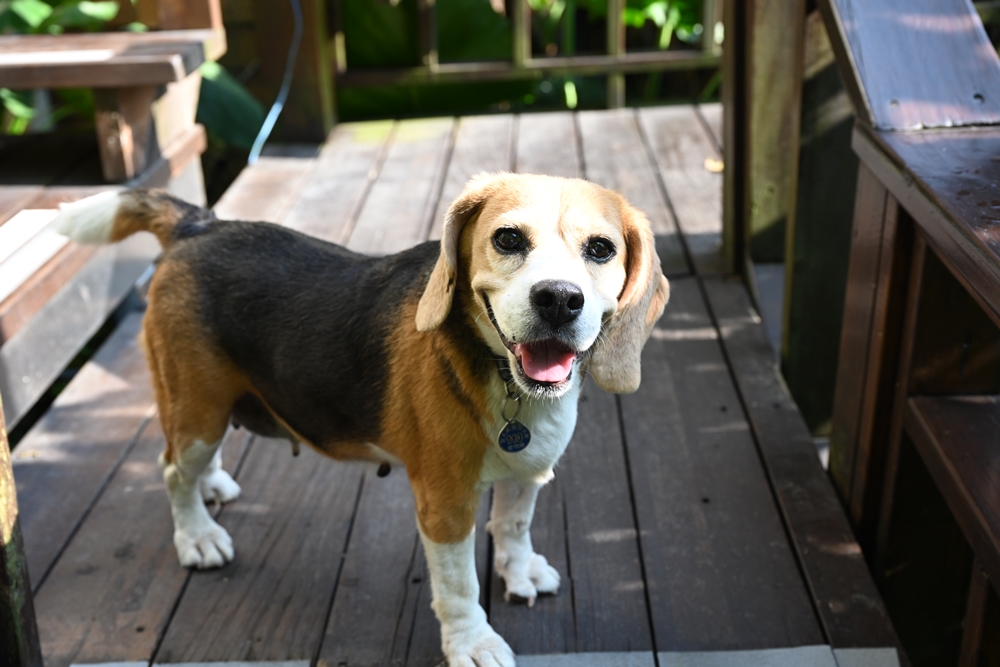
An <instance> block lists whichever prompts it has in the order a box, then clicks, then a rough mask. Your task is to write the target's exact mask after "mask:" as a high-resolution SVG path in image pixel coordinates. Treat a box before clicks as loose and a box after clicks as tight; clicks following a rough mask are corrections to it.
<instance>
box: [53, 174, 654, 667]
mask: <svg viewBox="0 0 1000 667" xmlns="http://www.w3.org/2000/svg"><path fill="white" fill-rule="evenodd" d="M54 225H55V226H56V229H58V230H59V231H61V232H62V233H64V234H65V235H67V236H69V237H70V238H72V239H74V240H76V241H79V242H88V243H108V242H115V241H119V240H121V239H124V238H125V237H127V236H129V235H131V234H133V233H135V232H138V231H148V232H152V233H153V234H154V235H156V237H157V238H158V239H159V241H160V243H161V245H162V246H163V255H162V257H161V259H160V262H159V265H158V267H157V270H156V273H155V275H154V277H153V279H152V281H151V284H150V289H149V307H148V309H147V311H146V314H145V320H144V323H143V339H144V347H145V351H146V354H147V358H148V362H149V367H150V370H151V374H152V379H153V385H154V388H155V392H156V401H157V405H158V407H159V414H160V419H161V421H162V424H163V429H164V433H165V434H166V441H167V445H166V451H164V453H163V455H162V457H161V464H162V467H163V475H164V478H165V480H166V485H167V493H168V496H169V499H170V507H171V510H172V513H173V519H174V531H175V532H174V544H175V546H176V547H177V554H178V556H179V558H180V562H181V565H183V566H185V567H196V568H212V567H218V566H221V565H223V564H224V563H226V562H228V561H230V560H232V559H233V555H234V553H233V545H232V541H231V539H230V537H229V535H228V534H227V533H226V531H225V529H223V528H222V527H221V526H219V525H218V524H217V523H216V522H215V521H213V520H212V517H211V516H210V515H209V513H208V511H207V509H206V506H205V504H206V501H209V500H218V501H221V502H227V501H230V500H233V499H235V498H236V497H237V496H238V495H239V493H240V487H239V486H238V485H237V484H236V482H235V481H234V480H233V479H232V478H231V477H230V476H229V474H228V473H226V471H224V470H223V469H222V467H221V465H220V450H219V446H220V443H221V441H222V438H223V435H224V433H225V431H226V428H227V426H228V424H229V423H230V421H233V422H235V423H238V424H243V425H245V426H246V427H248V428H249V429H251V430H252V431H255V432H257V433H262V434H264V435H267V436H280V437H285V438H288V439H289V440H291V441H292V442H293V443H299V442H304V443H306V444H308V445H310V446H312V447H314V448H315V449H317V450H319V451H320V452H322V453H323V454H326V455H328V456H330V457H332V458H334V459H365V460H369V461H373V462H376V463H382V464H385V463H387V462H388V463H391V464H394V465H400V466H405V468H406V472H407V475H408V476H409V479H410V484H411V486H412V489H413V495H414V498H415V500H416V510H417V526H418V528H419V531H420V536H421V539H422V542H423V545H424V549H425V551H426V555H427V564H428V567H429V570H430V575H431V588H432V593H433V602H432V607H433V609H434V611H435V613H436V614H437V617H438V619H439V620H440V622H441V634H442V644H443V650H444V654H445V656H446V657H447V659H448V664H449V665H451V667H472V666H473V665H477V666H478V667H497V666H500V667H511V666H513V665H514V655H513V652H512V651H511V649H510V647H509V646H508V645H507V643H506V642H505V641H504V640H503V639H502V638H501V637H500V636H499V635H498V634H497V633H496V632H494V630H493V629H492V628H491V627H490V626H489V624H488V623H487V620H486V613H485V612H484V611H483V609H482V608H481V607H480V605H479V583H478V580H477V577H476V567H475V559H474V555H473V549H474V535H473V532H474V529H475V521H476V507H477V504H478V501H479V498H480V495H481V493H482V492H483V490H484V489H486V488H487V487H488V486H489V485H493V489H494V495H493V507H492V512H491V515H490V521H489V523H488V525H487V528H488V530H489V531H490V533H491V534H492V535H493V539H494V545H495V554H496V558H495V562H494V566H495V568H496V571H497V573H498V574H499V575H500V576H501V577H502V578H503V580H504V582H505V584H506V596H507V599H508V600H510V599H520V600H524V601H527V604H528V605H529V606H531V605H533V604H534V602H535V599H536V597H537V596H538V595H539V594H553V593H555V592H556V591H557V590H558V588H559V573H558V572H557V571H556V570H555V569H554V568H552V567H551V566H550V565H549V564H548V562H547V561H546V560H545V557H544V556H542V555H540V554H537V553H535V551H534V549H533V548H532V545H531V537H530V535H529V530H528V529H529V526H530V523H531V519H532V515H533V513H534V508H535V498H536V495H537V493H538V489H539V488H540V487H541V486H542V485H543V484H545V483H546V482H547V481H549V480H550V479H552V477H553V472H552V469H553V467H554V466H555V464H556V462H557V461H558V460H559V457H560V456H561V455H562V453H563V451H564V450H565V448H566V445H567V444H568V443H569V440H570V437H571V435H572V434H573V428H574V426H575V424H576V416H577V399H578V397H579V395H580V388H581V385H582V383H583V377H584V374H585V373H588V372H589V373H590V374H591V375H593V377H594V379H595V380H596V382H597V384H598V385H599V386H601V387H602V388H603V389H605V390H607V391H610V392H616V393H624V392H632V391H635V390H636V388H638V386H639V379H640V369H639V357H640V352H641V351H642V347H643V345H644V343H645V341H646V339H647V338H648V337H649V334H650V331H651V330H652V328H653V325H654V323H655V322H656V320H657V319H658V318H659V317H660V314H661V313H662V311H663V307H664V305H665V304H666V301H667V298H668V296H669V286H668V283H667V280H666V278H664V276H663V274H662V272H661V270H660V261H659V258H658V257H657V255H656V251H655V249H654V242H653V234H652V232H651V230H650V226H649V222H648V221H647V220H646V218H645V217H644V216H643V214H642V213H640V212H639V211H637V210H636V209H634V208H632V207H631V206H630V205H629V204H628V203H627V202H626V201H625V200H624V199H623V198H622V197H621V196H619V195H618V194H615V193H614V192H610V191H608V190H605V189H604V188H601V187H599V186H597V185H594V184H592V183H588V182H586V181H582V180H566V179H560V178H553V177H548V176H530V175H516V174H506V173H502V174H484V175H480V176H477V177H476V178H474V179H473V180H472V181H471V182H470V183H469V184H468V185H467V186H466V188H465V190H464V191H463V192H462V194H461V195H460V196H459V197H458V199H456V200H455V202H454V203H453V204H452V205H451V207H450V208H449V210H448V213H447V217H446V219H445V222H444V231H443V238H442V240H441V242H440V243H438V242H436V241H435V242H429V243H424V244H422V245H418V246H416V247H414V248H411V249H409V250H406V251H404V252H401V253H399V254H396V255H391V256H387V257H368V256H363V255H359V254H356V253H354V252H351V251H350V250H347V249H345V248H343V247H340V246H337V245H334V244H331V243H326V242H324V241H320V240H317V239H315V238H311V237H309V236H305V235H303V234H300V233H298V232H295V231H292V230H289V229H285V228H283V227H280V226H277V225H273V224H268V223H254V222H240V221H223V220H218V219H216V218H215V217H214V216H213V214H212V213H211V212H210V211H207V210H205V209H202V208H200V207H197V206H192V205H190V204H187V203H185V202H182V201H180V200H178V199H175V198H173V197H171V196H169V195H167V194H165V193H163V192H156V191H142V190H136V191H129V192H107V193H102V194H100V195H96V196H94V197H90V198H87V199H84V200H81V201H79V202H76V203H72V204H68V205H64V206H63V207H62V209H61V211H60V213H59V216H58V217H57V220H56V221H55V223H54Z"/></svg>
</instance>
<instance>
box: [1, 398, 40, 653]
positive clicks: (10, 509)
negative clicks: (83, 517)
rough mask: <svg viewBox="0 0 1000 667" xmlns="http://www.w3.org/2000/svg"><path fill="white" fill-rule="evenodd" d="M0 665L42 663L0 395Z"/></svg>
mask: <svg viewBox="0 0 1000 667" xmlns="http://www.w3.org/2000/svg"><path fill="white" fill-rule="evenodd" d="M0 665H3V666H4V667H7V666H9V667H42V647H41V643H40V642H39V640H38V626H37V625H36V624H35V608H34V603H33V601H32V598H31V584H30V582H29V580H28V563H27V561H26V560H25V557H24V540H23V538H22V537H21V525H20V523H19V522H18V514H17V491H16V489H15V488H14V471H13V469H12V468H11V465H10V448H9V447H8V445H7V430H6V428H5V426H4V420H3V401H2V399H0Z"/></svg>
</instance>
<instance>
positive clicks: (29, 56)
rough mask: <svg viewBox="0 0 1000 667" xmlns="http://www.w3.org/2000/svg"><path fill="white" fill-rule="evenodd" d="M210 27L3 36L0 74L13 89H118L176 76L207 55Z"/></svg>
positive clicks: (194, 67) (180, 76) (176, 78)
mask: <svg viewBox="0 0 1000 667" xmlns="http://www.w3.org/2000/svg"><path fill="white" fill-rule="evenodd" d="M213 37H214V33H213V32H212V31H211V30H197V31H176V32H167V31H164V32H161V33H130V32H120V33H101V34H100V35H99V36H95V35H88V34H77V35H30V36H29V35H4V36H2V37H0V79H2V80H3V83H4V85H5V86H10V87H12V88H74V87H76V88H80V87H84V88H95V87H100V88H117V87H127V86H142V85H150V86H156V85H162V84H165V83H171V82H174V81H180V80H182V79H183V78H184V77H186V76H187V75H188V74H190V73H192V72H194V71H195V70H197V69H198V67H199V66H200V65H201V64H202V63H203V62H205V60H206V54H205V51H206V46H205V42H207V41H209V40H210V39H212V38H213Z"/></svg>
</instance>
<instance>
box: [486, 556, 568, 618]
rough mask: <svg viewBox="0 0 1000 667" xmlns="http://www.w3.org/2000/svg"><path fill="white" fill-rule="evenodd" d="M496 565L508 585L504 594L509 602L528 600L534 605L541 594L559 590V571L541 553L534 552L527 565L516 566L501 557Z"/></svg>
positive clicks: (530, 605) (527, 601)
mask: <svg viewBox="0 0 1000 667" xmlns="http://www.w3.org/2000/svg"><path fill="white" fill-rule="evenodd" d="M504 560H506V559H504ZM496 565H497V574H499V575H500V576H501V577H502V578H503V580H504V584H506V587H507V590H506V592H505V593H504V596H503V599H504V600H506V601H507V602H526V603H527V604H528V606H529V607H534V606H535V601H536V600H537V599H538V596H539V595H555V594H556V593H557V592H558V591H559V582H560V577H559V572H558V571H557V570H556V569H555V568H554V567H552V566H551V565H549V562H548V561H547V560H545V556H543V555H541V554H532V555H531V558H530V559H529V561H528V566H527V567H524V566H521V567H519V568H514V567H511V566H510V564H509V563H507V564H506V565H504V564H503V563H502V562H501V560H500V559H498V561H497V564H496Z"/></svg>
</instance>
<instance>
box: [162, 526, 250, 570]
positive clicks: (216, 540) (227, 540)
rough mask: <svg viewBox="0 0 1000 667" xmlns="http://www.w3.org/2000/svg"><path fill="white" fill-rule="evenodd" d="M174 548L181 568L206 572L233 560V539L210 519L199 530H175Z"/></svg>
mask: <svg viewBox="0 0 1000 667" xmlns="http://www.w3.org/2000/svg"><path fill="white" fill-rule="evenodd" d="M174 546H175V547H177V557H178V558H179V559H180V561H181V566H183V567H194V568H197V569H199V570H207V569H210V568H213V567H222V566H223V565H225V564H226V563H228V562H229V561H231V560H233V558H234V557H235V555H236V553H235V552H234V551H233V538H231V537H229V533H227V532H226V529H225V528H223V527H222V526H220V525H219V524H217V523H215V522H214V521H212V520H211V519H209V520H208V523H207V524H205V525H203V526H202V527H201V529H200V530H189V531H183V530H180V529H178V530H175V531H174Z"/></svg>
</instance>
